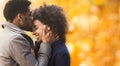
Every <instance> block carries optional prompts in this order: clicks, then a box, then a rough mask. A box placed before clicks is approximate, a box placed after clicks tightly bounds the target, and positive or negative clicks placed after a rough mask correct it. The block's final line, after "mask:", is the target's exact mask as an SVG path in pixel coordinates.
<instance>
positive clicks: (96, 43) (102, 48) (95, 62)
mask: <svg viewBox="0 0 120 66" xmlns="http://www.w3.org/2000/svg"><path fill="white" fill-rule="evenodd" d="M6 1H7V0H0V23H3V22H4V21H5V19H4V17H3V14H2V11H3V8H4V4H5V2H6ZM30 1H31V2H32V5H31V9H33V10H34V9H35V8H37V7H39V6H40V5H42V4H43V2H46V3H47V4H55V5H58V6H61V7H62V8H63V9H64V12H65V15H66V17H67V20H68V23H69V32H68V34H67V43H66V45H67V47H68V49H69V52H70V55H71V66H120V5H119V4H120V0H30ZM1 30H2V28H1V27H0V31H1ZM28 34H29V35H30V36H32V35H31V34H30V33H28Z"/></svg>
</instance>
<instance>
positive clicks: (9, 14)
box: [3, 0, 31, 22]
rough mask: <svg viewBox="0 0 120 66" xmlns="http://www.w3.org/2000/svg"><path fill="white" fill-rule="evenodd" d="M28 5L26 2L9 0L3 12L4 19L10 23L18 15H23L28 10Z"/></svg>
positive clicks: (25, 0)
mask: <svg viewBox="0 0 120 66" xmlns="http://www.w3.org/2000/svg"><path fill="white" fill-rule="evenodd" d="M30 4H31V2H30V1H28V0H9V1H8V2H7V3H6V5H5V8H4V10H3V13H4V17H5V19H6V20H7V21H8V20H10V21H11V22H12V21H13V19H14V18H15V17H16V16H17V14H18V13H22V14H25V13H26V12H27V11H28V10H29V5H30Z"/></svg>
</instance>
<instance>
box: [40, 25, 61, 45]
mask: <svg viewBox="0 0 120 66" xmlns="http://www.w3.org/2000/svg"><path fill="white" fill-rule="evenodd" d="M42 31H43V33H42V42H45V43H48V44H52V43H53V42H55V41H56V40H58V39H59V36H58V35H57V34H55V33H54V32H52V31H51V30H50V27H48V26H46V25H45V26H44V28H43V29H42Z"/></svg>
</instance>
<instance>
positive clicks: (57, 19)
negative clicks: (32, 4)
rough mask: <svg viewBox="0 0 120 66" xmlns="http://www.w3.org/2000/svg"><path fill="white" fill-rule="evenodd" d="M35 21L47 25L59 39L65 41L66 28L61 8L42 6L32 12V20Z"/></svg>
mask: <svg viewBox="0 0 120 66" xmlns="http://www.w3.org/2000/svg"><path fill="white" fill-rule="evenodd" d="M36 19H37V20H40V21H41V22H42V23H43V24H45V25H48V26H49V27H50V29H51V30H52V31H53V32H54V33H56V34H58V35H59V37H60V38H64V39H65V35H66V33H67V29H68V27H67V20H66V17H65V15H64V13H63V9H62V8H61V7H58V6H56V5H46V4H44V5H43V6H40V8H38V9H36V10H35V11H34V13H33V20H36Z"/></svg>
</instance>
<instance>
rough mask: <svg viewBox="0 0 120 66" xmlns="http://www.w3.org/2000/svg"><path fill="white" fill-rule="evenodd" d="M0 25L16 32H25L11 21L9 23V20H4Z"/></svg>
mask: <svg viewBox="0 0 120 66" xmlns="http://www.w3.org/2000/svg"><path fill="white" fill-rule="evenodd" d="M2 27H3V29H6V28H7V29H10V30H11V31H13V32H16V33H22V34H26V33H25V32H24V31H23V30H22V29H20V28H19V27H18V26H16V25H14V24H13V23H10V22H4V23H3V24H2Z"/></svg>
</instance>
